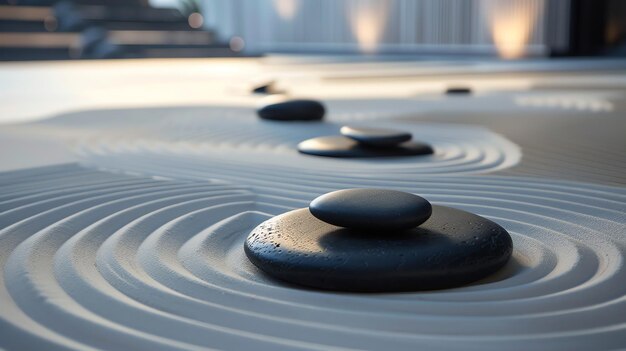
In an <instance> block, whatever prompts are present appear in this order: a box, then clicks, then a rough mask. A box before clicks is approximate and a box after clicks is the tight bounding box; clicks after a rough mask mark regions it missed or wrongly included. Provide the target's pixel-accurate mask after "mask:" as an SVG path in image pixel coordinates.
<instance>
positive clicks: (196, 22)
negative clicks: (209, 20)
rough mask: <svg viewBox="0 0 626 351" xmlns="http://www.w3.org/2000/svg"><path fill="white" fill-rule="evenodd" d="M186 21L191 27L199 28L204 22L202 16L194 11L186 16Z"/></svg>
mask: <svg viewBox="0 0 626 351" xmlns="http://www.w3.org/2000/svg"><path fill="white" fill-rule="evenodd" d="M187 22H188V23H189V27H191V28H196V29H197V28H200V27H202V24H203V23H204V17H202V15H201V14H199V13H197V12H194V13H192V14H191V15H189V17H188V18H187Z"/></svg>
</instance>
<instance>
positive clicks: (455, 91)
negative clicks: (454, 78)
mask: <svg viewBox="0 0 626 351" xmlns="http://www.w3.org/2000/svg"><path fill="white" fill-rule="evenodd" d="M471 93H472V89H470V88H468V87H449V88H448V89H446V94H448V95H468V94H471Z"/></svg>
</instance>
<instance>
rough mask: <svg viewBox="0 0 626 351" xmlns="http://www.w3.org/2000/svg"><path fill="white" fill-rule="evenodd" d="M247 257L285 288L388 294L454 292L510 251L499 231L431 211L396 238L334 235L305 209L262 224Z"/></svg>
mask: <svg viewBox="0 0 626 351" xmlns="http://www.w3.org/2000/svg"><path fill="white" fill-rule="evenodd" d="M244 250H245V253H246V255H247V256H248V258H249V259H250V261H251V262H252V263H253V264H254V265H255V266H257V267H258V268H260V269H261V270H262V271H264V272H265V273H267V274H269V275H270V276H273V277H274V278H277V279H280V280H283V281H287V282H290V283H294V284H298V285H303V286H307V287H312V288H317V289H324V290H338V291H357V292H392V291H415V290H431V289H442V288H451V287H459V286H463V285H465V284H468V283H470V282H473V281H476V280H478V279H481V278H484V277H486V276H488V275H490V274H492V273H494V272H496V271H497V270H498V269H500V268H501V267H502V266H504V265H505V264H506V262H507V261H508V260H509V258H510V256H511V253H512V250H513V244H512V240H511V237H510V236H509V234H508V233H507V231H506V230H505V229H504V228H502V227H501V226H499V225H498V224H496V223H494V222H492V221H490V220H488V219H485V218H483V217H480V216H477V215H474V214H471V213H469V212H465V211H461V210H457V209H453V208H449V207H442V206H433V212H432V215H431V216H430V218H429V219H428V220H427V221H426V222H424V223H423V224H422V225H421V226H419V227H417V228H414V229H412V230H408V231H404V232H402V233H394V234H393V235H389V232H387V231H384V230H381V231H379V232H362V231H358V230H354V229H346V228H341V227H337V226H334V225H332V224H328V223H326V222H323V221H320V220H319V219H317V218H315V217H314V216H313V215H312V214H311V212H310V211H309V210H308V209H307V208H303V209H298V210H294V211H291V212H287V213H284V214H282V215H279V216H276V217H274V218H271V219H269V220H267V221H265V222H263V223H261V224H260V225H259V226H257V227H256V228H255V229H254V230H253V231H252V232H251V233H250V235H249V236H248V238H247V239H246V241H245V243H244Z"/></svg>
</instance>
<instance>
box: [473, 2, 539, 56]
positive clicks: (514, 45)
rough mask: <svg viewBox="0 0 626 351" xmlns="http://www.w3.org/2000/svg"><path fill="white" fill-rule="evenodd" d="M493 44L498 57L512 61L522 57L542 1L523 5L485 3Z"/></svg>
mask: <svg viewBox="0 0 626 351" xmlns="http://www.w3.org/2000/svg"><path fill="white" fill-rule="evenodd" d="M485 6H486V7H485V8H486V10H487V13H488V16H489V26H490V30H491V35H492V37H493V42H494V44H495V45H496V48H497V50H498V53H499V54H500V57H502V58H505V59H514V58H519V57H522V56H523V55H524V53H525V50H526V47H527V44H528V42H529V40H530V35H531V32H532V30H533V28H534V26H535V21H536V18H537V11H538V9H539V8H540V6H543V1H542V0H527V1H525V2H523V3H520V2H517V1H516V2H509V1H500V0H487V1H485Z"/></svg>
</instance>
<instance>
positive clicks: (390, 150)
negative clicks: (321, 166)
mask: <svg viewBox="0 0 626 351" xmlns="http://www.w3.org/2000/svg"><path fill="white" fill-rule="evenodd" d="M298 151H300V152H301V153H303V154H308V155H315V156H324V157H352V158H365V157H401V156H419V155H430V154H432V153H433V152H434V150H433V149H432V148H431V147H430V146H429V145H426V144H422V143H418V142H406V143H402V144H399V145H397V146H390V147H371V146H367V145H363V144H360V143H359V142H357V141H356V140H354V139H351V138H348V137H345V136H326V137H319V138H313V139H308V140H305V141H303V142H301V143H300V144H298Z"/></svg>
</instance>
